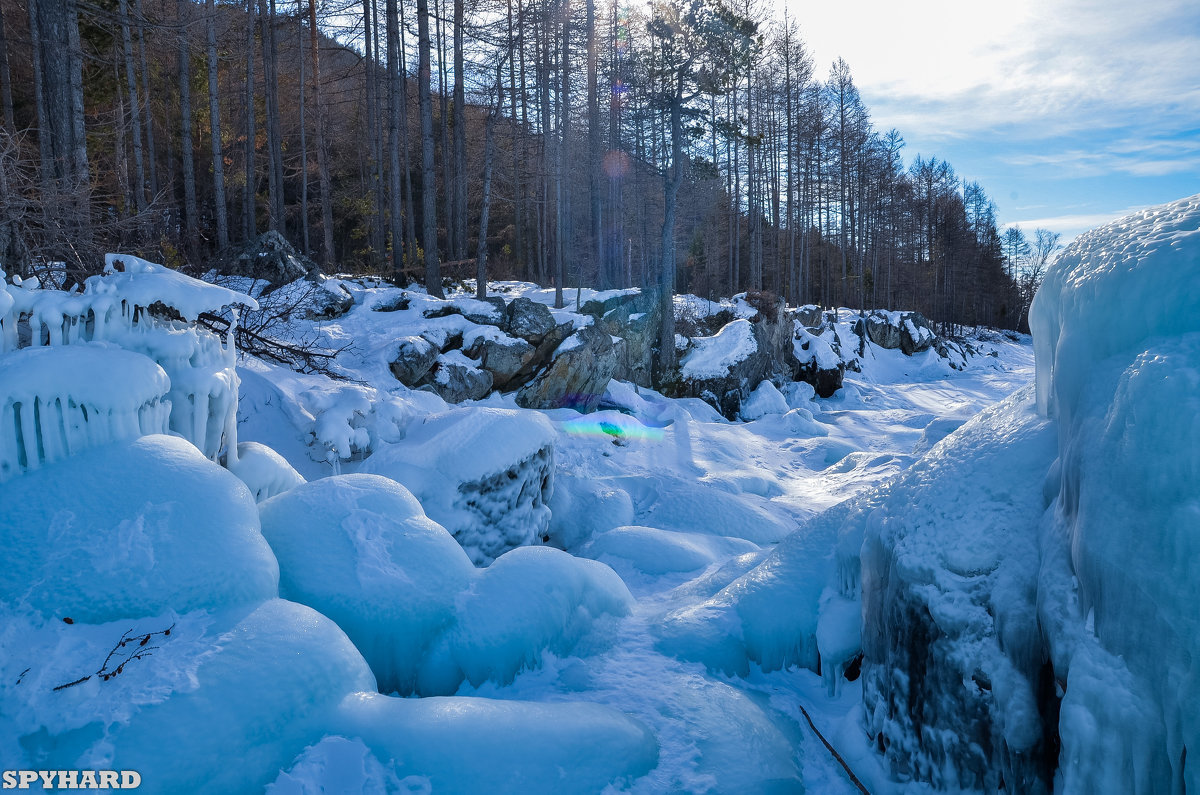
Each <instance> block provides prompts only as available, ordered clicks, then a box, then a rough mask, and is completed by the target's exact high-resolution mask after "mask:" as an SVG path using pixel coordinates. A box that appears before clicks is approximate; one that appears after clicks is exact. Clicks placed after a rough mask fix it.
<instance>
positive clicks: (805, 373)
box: [795, 357, 846, 398]
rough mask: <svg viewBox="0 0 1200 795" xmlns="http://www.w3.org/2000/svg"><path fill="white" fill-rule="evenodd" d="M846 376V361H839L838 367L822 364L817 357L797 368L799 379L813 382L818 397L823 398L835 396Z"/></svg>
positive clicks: (797, 377) (797, 378)
mask: <svg viewBox="0 0 1200 795" xmlns="http://www.w3.org/2000/svg"><path fill="white" fill-rule="evenodd" d="M845 377H846V365H845V363H844V362H839V363H838V365H837V366H836V367H829V366H822V365H821V363H820V362H819V361H818V360H817V359H816V358H815V357H814V358H812V359H810V360H809V361H807V362H803V363H801V364H800V365H799V366H798V367H797V368H796V376H795V378H796V380H797V381H804V382H806V383H809V384H812V387H813V389H814V390H815V391H816V393H817V397H823V398H827V397H833V394H834V393H835V392H837V391H838V390H839V389H841V388H842V383H843V379H844V378H845Z"/></svg>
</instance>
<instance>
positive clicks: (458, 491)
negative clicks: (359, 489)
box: [362, 407, 555, 564]
mask: <svg viewBox="0 0 1200 795" xmlns="http://www.w3.org/2000/svg"><path fill="white" fill-rule="evenodd" d="M554 437H555V432H554V426H553V425H552V424H551V423H550V421H549V420H547V419H546V418H545V417H544V416H542V415H541V414H537V413H534V412H529V411H514V410H511V409H498V408H482V407H469V408H467V407H464V408H458V409H454V410H451V411H447V412H444V413H440V414H432V415H429V416H426V417H425V418H424V419H423V420H422V421H421V422H419V423H417V422H414V423H413V424H412V425H411V426H410V427H409V429H408V434H407V436H406V438H405V439H404V440H403V441H402V442H399V443H397V444H393V445H386V446H384V447H382V448H381V449H380V450H378V451H377V452H376V453H375V454H374V455H373V456H371V458H369V459H368V460H367V461H366V462H365V463H364V465H363V467H362V470H363V471H364V472H370V473H373V474H379V475H385V476H387V477H389V478H392V479H393V480H395V481H397V482H399V483H401V484H403V485H404V486H405V487H406V488H407V489H408V490H409V491H411V492H412V493H413V494H414V495H415V496H416V497H417V499H418V500H420V502H421V505H422V506H423V507H424V508H425V512H426V513H427V514H429V517H430V518H431V519H433V520H434V521H436V522H437V523H438V524H440V525H442V526H443V527H445V528H446V529H447V530H449V531H450V532H451V533H452V534H453V535H454V537H455V538H456V539H457V540H458V542H459V543H460V544H462V546H463V548H464V549H466V550H467V553H468V554H469V555H470V556H471V559H472V560H474V561H475V562H476V564H487V563H489V562H491V561H492V560H494V559H495V558H496V556H498V555H500V554H501V553H503V552H504V551H505V550H508V549H512V548H514V547H518V546H526V545H528V544H532V543H535V542H536V541H539V540H540V539H541V538H542V536H544V535H545V533H546V528H547V526H548V525H549V523H550V509H549V508H548V507H547V506H546V502H547V500H549V498H550V496H551V493H552V488H553V486H552V484H553V471H554V465H553V457H554Z"/></svg>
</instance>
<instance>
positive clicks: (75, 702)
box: [0, 599, 375, 793]
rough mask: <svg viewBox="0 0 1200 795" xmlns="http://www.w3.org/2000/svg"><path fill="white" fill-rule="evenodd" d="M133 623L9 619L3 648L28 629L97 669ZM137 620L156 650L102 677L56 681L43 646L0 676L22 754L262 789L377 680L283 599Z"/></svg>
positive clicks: (347, 647)
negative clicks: (16, 680) (31, 624)
mask: <svg viewBox="0 0 1200 795" xmlns="http://www.w3.org/2000/svg"><path fill="white" fill-rule="evenodd" d="M173 621H174V622H175V629H174V630H172V633H171V634H170V635H169V636H164V635H162V634H161V630H163V629H165V628H167V627H169V626H170V625H171V624H172V622H173ZM130 623H131V622H129V621H128V620H125V621H122V622H119V623H112V624H106V625H103V626H101V627H92V626H85V625H82V624H76V625H74V626H71V627H66V626H65V625H62V624H59V625H58V626H57V627H55V629H54V630H53V634H54V636H55V637H56V639H57V640H56V641H55V640H52V639H50V638H47V637H46V635H47V634H48V633H50V632H51V630H49V629H41V630H40V631H37V630H35V631H33V632H32V634H30V633H29V632H28V628H24V629H25V630H26V632H23V633H21V634H20V635H19V636H18V635H17V634H15V633H5V635H4V640H5V646H6V647H7V648H6V649H5V651H6V652H7V653H8V654H14V655H21V656H22V657H23V655H24V654H25V652H26V648H25V647H24V646H22V645H18V644H19V642H20V641H22V640H26V641H31V642H32V643H34V644H40V643H46V642H57V648H56V652H57V655H56V656H54V657H50V658H49V663H50V664H51V665H54V664H55V663H56V662H57V660H58V659H60V658H65V659H70V660H72V661H74V662H75V663H76V664H77V665H78V666H79V668H78V669H77V671H76V673H75V675H76V676H78V675H81V674H85V673H87V672H88V671H93V670H95V667H91V668H85V667H84V666H85V665H90V666H98V665H99V664H100V663H101V662H102V661H103V660H104V657H105V654H106V653H107V651H108V649H109V648H111V646H112V645H113V644H114V642H115V641H116V640H119V639H120V637H121V633H122V631H123V630H124V629H126V628H128V627H129V626H130ZM138 628H139V629H140V630H144V631H147V632H149V631H156V632H158V634H156V635H155V636H153V638H152V642H151V643H150V644H148V645H147V646H146V647H138V648H153V649H154V650H153V654H152V655H150V656H147V657H145V658H143V659H140V660H136V661H133V662H129V663H126V666H125V668H124V670H123V672H122V673H121V674H120V675H117V676H113V677H112V678H111V680H109V681H105V680H102V679H101V678H100V677H96V676H94V677H93V678H92V679H90V680H88V681H87V682H85V683H82V684H80V685H78V686H74V687H69V688H66V689H62V690H54V686H56V685H58V684H59V683H60V681H61V682H66V681H70V679H64V678H62V677H65V676H68V673H67V672H66V671H63V672H62V674H61V675H58V673H57V672H55V673H52V674H50V675H43V674H44V673H46V672H44V671H43V670H42V669H43V666H44V664H45V662H44V661H45V658H42V659H38V658H34V659H27V658H26V659H27V661H26V662H25V663H24V664H25V665H30V667H31V670H30V672H29V673H28V674H27V676H26V678H25V679H24V680H23V681H22V682H21V684H20V685H17V686H8V687H5V688H4V689H3V690H0V698H3V701H2V702H0V705H2V706H3V708H4V712H5V713H6V715H7V716H10V717H11V718H12V720H13V721H14V722H15V724H16V731H17V733H18V734H19V736H20V737H21V746H22V748H23V749H25V752H26V753H27V754H28V759H27V760H23V764H24V765H25V766H27V767H33V768H41V769H46V768H49V769H65V770H69V769H79V768H89V769H95V768H99V769H117V770H122V769H131V770H137V771H138V772H139V773H140V774H141V776H142V780H143V784H144V785H145V786H148V787H150V788H152V789H153V790H154V791H156V792H195V793H228V792H246V791H254V790H260V789H261V788H262V787H263V786H265V785H266V784H267V783H268V782H270V781H271V780H272V779H274V778H275V777H276V776H277V774H278V772H279V770H280V769H281V768H282V767H284V766H285V765H287V764H288V763H289V762H290V761H291V760H292V759H294V758H295V757H296V755H297V754H298V753H300V751H301V750H303V749H304V747H305V746H307V745H310V744H312V743H315V742H316V741H317V740H319V739H320V738H321V736H322V735H323V734H324V733H325V727H326V726H327V725H328V724H329V723H331V722H332V721H333V719H334V717H335V715H336V710H337V709H338V707H339V705H340V703H341V702H342V700H343V699H344V698H345V697H346V696H347V695H349V694H350V693H352V692H356V691H362V690H373V689H374V685H375V682H374V678H373V677H372V676H371V673H370V671H369V670H368V669H367V666H366V664H365V663H364V662H363V660H362V658H361V657H360V656H359V654H358V652H357V651H356V650H355V649H354V646H353V645H351V643H350V642H349V640H347V638H346V636H345V635H344V634H343V633H342V632H341V630H339V629H338V628H337V626H335V625H334V624H333V622H331V621H330V620H329V619H327V618H325V617H324V616H321V615H320V614H318V613H316V612H314V611H312V610H310V609H309V608H307V607H303V606H301V605H297V604H293V603H291V602H285V601H282V600H278V599H273V600H270V601H267V602H265V603H263V604H261V605H258V606H254V607H245V608H240V609H237V610H226V611H219V612H217V613H214V614H212V615H211V616H208V615H205V614H203V613H200V614H190V615H184V616H174V615H165V616H160V617H158V618H157V619H156V620H155V621H153V622H149V623H140V624H138ZM134 637H135V639H136V636H134ZM10 641H11V642H10ZM39 650H40V649H39ZM6 672H7V669H6ZM18 673H19V670H18ZM56 676H57V677H58V678H54V677H56ZM9 681H10V680H9V679H8V678H7V676H6V684H7V683H8V682H9ZM6 761H12V762H14V763H15V762H16V761H17V760H6Z"/></svg>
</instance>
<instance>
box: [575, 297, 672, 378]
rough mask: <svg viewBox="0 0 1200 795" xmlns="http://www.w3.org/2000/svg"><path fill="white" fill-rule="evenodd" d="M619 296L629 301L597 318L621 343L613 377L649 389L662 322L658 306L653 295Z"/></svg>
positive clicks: (660, 309)
mask: <svg viewBox="0 0 1200 795" xmlns="http://www.w3.org/2000/svg"><path fill="white" fill-rule="evenodd" d="M622 297H623V298H630V299H631V300H627V301H624V302H622V303H621V304H620V305H618V306H617V307H615V308H613V309H610V310H609V311H608V312H607V313H605V315H604V316H603V318H602V319H601V327H602V328H604V329H605V330H606V331H608V333H609V334H611V335H613V336H614V337H620V338H621V339H622V340H624V341H625V345H624V348H623V351H622V353H621V356H620V358H619V364H618V367H617V372H616V373H615V374H614V375H613V377H614V378H618V379H620V380H622V381H632V382H633V383H635V384H637V385H638V386H645V387H649V386H652V384H651V380H650V379H651V373H652V372H653V367H654V350H655V346H656V345H657V344H658V333H659V325H660V324H661V322H662V307H661V305H660V304H659V302H658V301H657V300H656V296H655V295H654V294H653V293H639V294H637V295H634V296H622ZM610 300H611V299H610ZM593 303H595V302H593ZM584 306H585V307H586V306H588V305H587V304H585V305H584Z"/></svg>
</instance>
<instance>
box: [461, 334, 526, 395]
mask: <svg viewBox="0 0 1200 795" xmlns="http://www.w3.org/2000/svg"><path fill="white" fill-rule="evenodd" d="M536 350H537V349H536V348H534V347H533V345H531V344H529V343H528V342H526V341H525V340H523V339H519V338H512V337H509V338H506V339H498V340H496V339H485V338H483V337H479V338H477V339H476V340H475V342H474V344H473V345H471V347H470V348H469V349H467V350H466V351H464V353H466V355H467V356H468V357H469V358H471V359H478V360H479V366H480V367H482V368H483V369H485V370H487V371H488V372H490V373H491V374H492V388H494V389H499V390H500V391H505V390H506V389H509V388H511V387H509V384H510V382H512V381H513V380H514V379H515V378H516V377H517V374H518V373H520V372H521V369H522V368H524V367H525V366H526V365H527V364H529V362H530V361H531V360H532V359H533V355H534V353H535V352H536Z"/></svg>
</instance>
